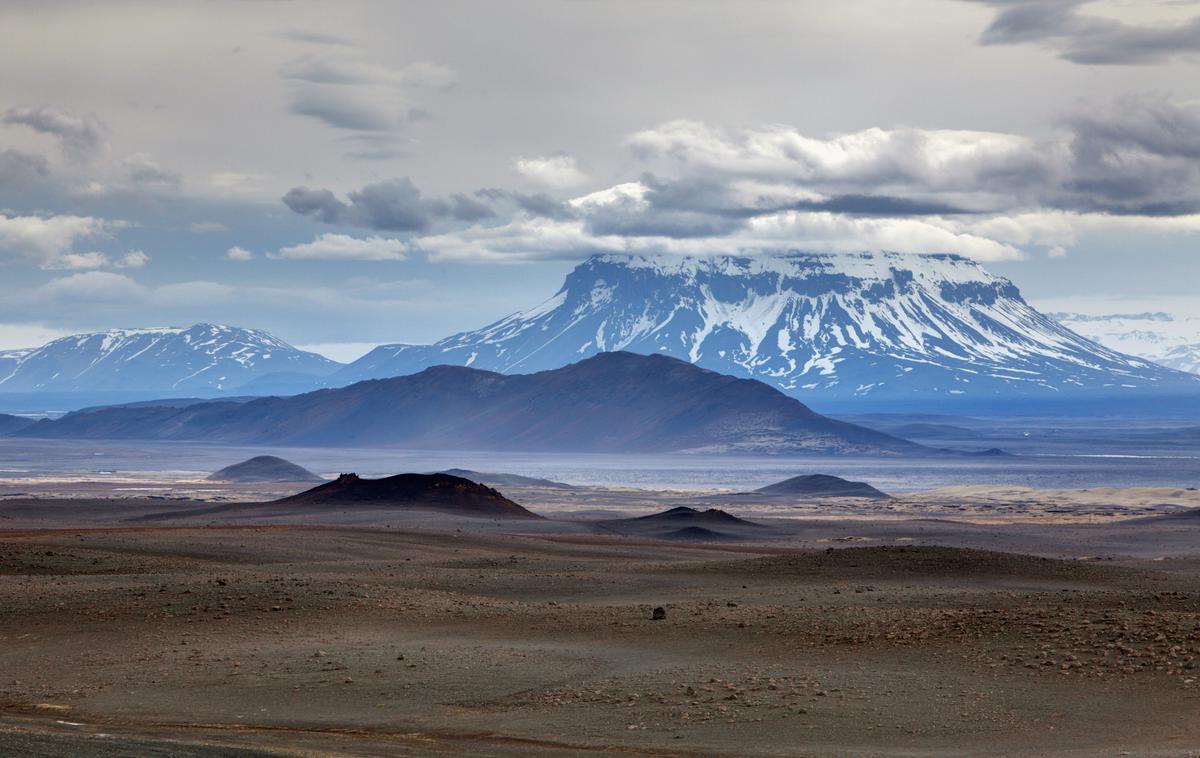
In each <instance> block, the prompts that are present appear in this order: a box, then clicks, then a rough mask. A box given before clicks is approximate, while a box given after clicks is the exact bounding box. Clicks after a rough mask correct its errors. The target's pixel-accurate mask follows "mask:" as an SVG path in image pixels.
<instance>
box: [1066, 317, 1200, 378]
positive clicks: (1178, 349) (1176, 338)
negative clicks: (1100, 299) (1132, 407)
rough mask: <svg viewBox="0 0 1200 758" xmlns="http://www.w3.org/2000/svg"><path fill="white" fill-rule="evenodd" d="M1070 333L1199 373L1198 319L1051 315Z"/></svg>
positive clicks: (1199, 339) (1182, 369) (1170, 366)
mask: <svg viewBox="0 0 1200 758" xmlns="http://www.w3.org/2000/svg"><path fill="white" fill-rule="evenodd" d="M1050 315H1051V316H1053V317H1054V318H1055V319H1056V320H1057V321H1058V322H1059V323H1060V324H1062V325H1063V326H1065V327H1067V328H1068V329H1070V330H1071V331H1073V332H1076V333H1078V334H1082V335H1084V336H1085V337H1087V338H1088V339H1091V340H1095V341H1096V342H1099V343H1100V344H1101V345H1104V346H1105V347H1111V348H1112V349H1113V350H1120V351H1121V352H1123V353H1129V354H1130V355H1136V356H1139V357H1141V358H1146V359H1148V360H1151V361H1154V362H1155V363H1159V364H1162V365H1163V366H1167V367H1168V368H1173V369H1178V370H1179V371H1187V372H1189V373H1192V374H1200V318H1194V317H1192V318H1188V317H1181V316H1174V315H1172V314H1170V313H1162V312H1153V313H1113V314H1104V315H1087V314H1083V313H1051V314H1050Z"/></svg>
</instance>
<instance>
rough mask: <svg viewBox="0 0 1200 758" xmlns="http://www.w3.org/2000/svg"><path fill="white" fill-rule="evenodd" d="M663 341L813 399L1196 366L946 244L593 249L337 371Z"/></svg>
mask: <svg viewBox="0 0 1200 758" xmlns="http://www.w3.org/2000/svg"><path fill="white" fill-rule="evenodd" d="M612 350H627V351H632V352H637V353H643V354H664V355H670V356H673V357H676V358H680V359H682V360H686V361H689V362H691V363H694V364H696V365H699V366H703V367H705V368H708V369H712V370H714V371H720V372H722V373H728V374H732V375H735V376H743V377H754V378H756V379H760V380H762V381H763V382H767V383H769V384H771V385H773V386H775V387H777V388H779V389H780V390H782V391H783V392H785V393H787V394H789V395H791V396H793V397H796V398H799V399H802V400H805V401H806V402H813V403H818V402H819V403H825V404H828V403H830V402H831V401H838V400H841V401H867V400H877V401H888V402H896V401H906V400H922V401H941V400H947V399H957V398H969V399H971V400H973V401H989V402H994V401H1006V400H1011V399H1018V398H1045V397H1050V398H1068V397H1072V396H1093V397H1101V396H1109V395H1112V396H1120V395H1132V394H1135V393H1147V392H1149V393H1155V392H1174V393H1189V392H1190V393H1197V392H1200V380H1196V379H1194V378H1193V377H1188V376H1185V375H1183V374H1181V373H1178V372H1174V371H1171V370H1168V369H1165V368H1163V367H1161V366H1158V365H1155V364H1153V363H1151V362H1149V361H1146V360H1144V359H1140V358H1135V357H1132V356H1128V355H1124V354H1121V353H1118V352H1116V351H1114V350H1111V349H1109V348H1106V347H1103V346H1101V345H1099V344H1097V343H1095V342H1093V341H1091V340H1088V339H1086V338H1084V337H1081V336H1079V335H1078V334H1075V333H1074V332H1072V331H1070V330H1068V329H1067V328H1066V327H1064V326H1062V325H1061V324H1060V323H1058V322H1057V321H1055V320H1054V319H1052V318H1049V317H1048V316H1046V315H1044V314H1042V313H1039V312H1038V311H1037V310H1035V309H1034V308H1032V307H1031V306H1030V305H1029V304H1028V303H1026V302H1025V301H1024V300H1023V299H1022V297H1021V295H1020V292H1019V291H1018V290H1017V288H1016V286H1014V285H1013V284H1012V282H1010V281H1008V280H1007V279H1003V278H1000V277H996V276H993V275H991V274H989V273H988V272H987V271H985V270H984V269H983V268H982V267H981V266H979V264H977V263H975V262H973V261H971V260H968V259H966V258H962V257H958V256H953V255H928V256H915V255H901V254H886V253H885V254H856V255H818V254H795V255H790V256H785V257H756V258H731V257H719V258H678V257H637V256H635V257H624V256H610V255H604V256H596V257H593V258H591V259H590V260H588V261H586V262H585V263H583V264H581V265H580V266H579V267H577V268H576V269H575V270H574V271H573V272H572V273H571V274H570V275H569V276H568V277H567V280H566V282H565V284H564V285H563V287H562V289H560V290H559V292H558V293H557V294H555V295H554V297H552V298H550V299H549V300H547V301H545V302H544V303H542V304H541V305H539V306H537V307H535V308H532V309H530V310H528V311H525V312H522V313H516V314H513V315H512V316H509V317H507V318H504V319H501V320H500V321H497V322H496V323H494V324H491V325H489V326H486V327H484V328H482V329H479V330H477V331H473V332H464V333H461V334H456V335H454V336H451V337H448V338H446V339H444V340H442V341H440V342H437V343H435V344H433V345H427V346H414V345H386V346H382V347H379V348H377V349H375V350H374V351H372V352H371V353H369V354H367V355H366V356H364V357H363V358H361V359H359V360H358V361H355V362H354V363H352V364H350V365H349V366H347V367H346V368H345V369H343V370H342V371H340V372H338V373H337V374H336V375H334V376H333V377H332V380H333V381H334V382H338V383H344V382H346V381H354V380H359V379H365V378H370V377H383V376H396V375H401V374H409V373H413V372H414V371H419V370H421V369H423V368H425V367H428V366H431V365H436V364H451V365H460V366H473V367H477V368H483V369H488V370H493V371H501V372H506V373H509V372H529V371H539V370H545V369H548V368H554V367H557V366H562V365H565V364H567V363H570V362H572V361H576V360H578V359H580V358H582V357H586V356H588V355H593V354H595V353H598V352H602V351H612Z"/></svg>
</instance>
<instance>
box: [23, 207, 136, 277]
mask: <svg viewBox="0 0 1200 758" xmlns="http://www.w3.org/2000/svg"><path fill="white" fill-rule="evenodd" d="M119 226H120V223H119V222H113V221H106V220H104V219H100V218H95V217H92V216H5V215H0V256H4V257H8V258H9V259H10V260H18V261H27V262H31V263H35V264H37V265H39V266H41V267H42V268H47V269H54V268H75V269H88V268H99V267H101V266H103V265H105V264H106V263H107V262H108V259H107V257H106V256H104V254H102V253H98V252H77V251H75V249H74V247H75V244H76V243H77V242H79V241H81V240H85V239H89V238H94V237H99V236H104V235H105V234H106V233H107V232H108V231H109V230H111V229H115V228H118V227H119Z"/></svg>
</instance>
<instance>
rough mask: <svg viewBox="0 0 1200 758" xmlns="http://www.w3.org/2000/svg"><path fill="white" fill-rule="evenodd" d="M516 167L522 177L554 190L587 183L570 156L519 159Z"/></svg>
mask: <svg viewBox="0 0 1200 758" xmlns="http://www.w3.org/2000/svg"><path fill="white" fill-rule="evenodd" d="M514 165H515V166H516V168H517V172H518V173H519V174H521V176H523V177H525V178H526V179H529V180H530V181H534V182H537V183H538V184H543V185H545V186H547V187H551V188H554V189H564V188H566V187H574V186H575V185H577V184H582V183H583V182H585V181H587V178H588V177H587V174H585V173H583V172H582V171H580V170H579V166H578V164H577V163H576V161H575V158H574V157H572V156H570V155H547V156H541V157H537V158H518V159H517V160H516V161H515V162H514Z"/></svg>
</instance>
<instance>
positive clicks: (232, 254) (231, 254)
mask: <svg viewBox="0 0 1200 758" xmlns="http://www.w3.org/2000/svg"><path fill="white" fill-rule="evenodd" d="M225 257H226V258H227V259H229V260H231V261H237V262H239V263H244V262H246V261H251V260H254V253H252V252H250V251H249V250H247V249H246V248H244V247H240V246H238V245H234V246H233V247H231V248H229V249H228V250H226V251H225Z"/></svg>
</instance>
